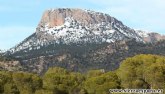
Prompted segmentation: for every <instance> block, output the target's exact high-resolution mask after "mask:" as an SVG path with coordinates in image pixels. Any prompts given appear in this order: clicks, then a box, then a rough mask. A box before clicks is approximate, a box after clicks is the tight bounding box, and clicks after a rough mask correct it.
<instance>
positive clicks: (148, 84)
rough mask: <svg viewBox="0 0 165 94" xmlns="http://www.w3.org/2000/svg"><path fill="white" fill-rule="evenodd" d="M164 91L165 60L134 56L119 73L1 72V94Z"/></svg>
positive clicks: (155, 56)
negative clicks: (41, 73)
mask: <svg viewBox="0 0 165 94" xmlns="http://www.w3.org/2000/svg"><path fill="white" fill-rule="evenodd" d="M120 88H131V89H135V88H143V89H149V88H153V89H164V90H165V57H163V56H157V55H137V56H134V57H131V58H128V59H126V60H124V61H123V62H122V63H121V65H120V67H119V69H117V70H115V71H109V72H105V71H104V70H103V69H102V70H90V71H88V72H87V73H85V74H80V73H76V72H70V71H67V70H65V69H63V68H59V67H54V68H49V70H48V71H47V72H46V73H45V74H44V75H43V76H42V77H40V76H37V75H36V74H31V73H25V72H8V71H0V94H109V91H108V90H109V89H120Z"/></svg>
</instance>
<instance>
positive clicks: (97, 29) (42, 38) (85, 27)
mask: <svg viewBox="0 0 165 94" xmlns="http://www.w3.org/2000/svg"><path fill="white" fill-rule="evenodd" d="M143 36H146V35H145V34H143V33H137V32H136V31H135V30H133V29H131V28H129V27H127V26H125V25H123V23H122V22H121V21H118V20H117V19H115V18H113V17H111V16H109V15H108V14H103V13H99V12H94V11H89V10H81V9H55V10H47V11H46V12H45V13H44V14H43V17H42V19H41V21H40V23H39V25H38V27H37V29H36V32H35V33H34V34H33V35H31V36H30V37H29V38H27V39H25V40H24V41H23V42H21V43H20V44H19V45H17V46H15V47H13V48H11V49H10V50H9V51H10V53H14V52H18V51H20V50H24V49H26V50H32V49H40V47H41V46H44V45H49V44H55V43H56V44H58V43H63V44H70V43H102V42H108V43H111V42H115V41H120V40H127V39H136V41H139V42H143V41H144V40H143V38H142V37H143Z"/></svg>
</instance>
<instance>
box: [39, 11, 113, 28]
mask: <svg viewBox="0 0 165 94" xmlns="http://www.w3.org/2000/svg"><path fill="white" fill-rule="evenodd" d="M67 17H70V18H73V19H74V20H76V21H78V22H81V23H82V24H84V25H90V24H99V23H101V22H111V21H112V20H114V18H113V17H111V16H109V15H108V14H104V13H100V12H94V11H90V10H82V9H70V8H58V9H50V10H46V11H45V12H44V14H43V16H42V19H41V21H40V23H39V26H44V25H45V24H49V27H54V26H60V25H63V24H64V22H65V18H67Z"/></svg>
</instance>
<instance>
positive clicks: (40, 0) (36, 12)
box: [0, 0, 165, 49]
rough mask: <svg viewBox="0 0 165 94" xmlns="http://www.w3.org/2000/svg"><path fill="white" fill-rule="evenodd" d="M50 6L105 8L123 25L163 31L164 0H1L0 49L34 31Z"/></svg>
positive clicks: (103, 10) (95, 9)
mask: <svg viewBox="0 0 165 94" xmlns="http://www.w3.org/2000/svg"><path fill="white" fill-rule="evenodd" d="M51 8H82V9H90V10H94V11H99V12H104V13H107V14H110V15H111V16H113V17H115V18H117V19H118V20H121V21H122V22H123V23H124V24H125V25H127V26H129V27H131V28H135V29H142V30H148V31H154V32H159V33H161V34H165V28H164V27H165V19H164V18H165V12H164V11H165V0H0V49H9V48H11V47H13V46H15V45H16V44H18V43H19V42H21V41H22V40H23V39H24V38H26V37H27V36H29V35H30V34H32V33H33V32H35V28H36V26H37V24H38V23H39V21H40V18H41V16H42V13H43V12H44V11H45V10H47V9H51Z"/></svg>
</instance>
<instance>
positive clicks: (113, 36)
mask: <svg viewBox="0 0 165 94" xmlns="http://www.w3.org/2000/svg"><path fill="white" fill-rule="evenodd" d="M163 39H164V36H163V35H160V34H158V33H146V32H145V31H142V30H134V29H131V28H129V27H127V26H125V25H124V24H123V23H122V22H121V21H119V20H117V19H116V18H114V17H111V16H110V15H108V14H104V13H100V12H94V11H90V10H82V9H69V8H59V9H51V10H47V11H45V12H44V14H43V16H42V18H41V21H40V22H39V24H38V26H37V28H36V32H34V33H33V34H32V35H30V36H29V37H28V38H26V39H25V40H23V41H22V42H21V43H19V44H18V45H16V46H15V47H13V48H11V49H10V50H8V51H7V52H6V53H5V54H6V56H10V57H14V58H15V59H16V60H18V61H20V65H21V70H23V71H29V72H35V73H38V74H42V73H44V72H45V71H46V70H47V69H48V68H49V67H53V66H59V67H64V68H67V69H69V70H72V71H79V72H85V71H88V70H89V69H105V70H114V69H116V68H118V66H119V64H120V62H121V61H122V60H124V59H125V58H127V57H129V56H134V55H136V54H141V53H144V54H145V53H148V54H161V55H165V52H164V51H163V50H164V47H165V45H164V44H165V43H164V41H161V40H163ZM156 45H157V46H156ZM159 49H160V50H159Z"/></svg>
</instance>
